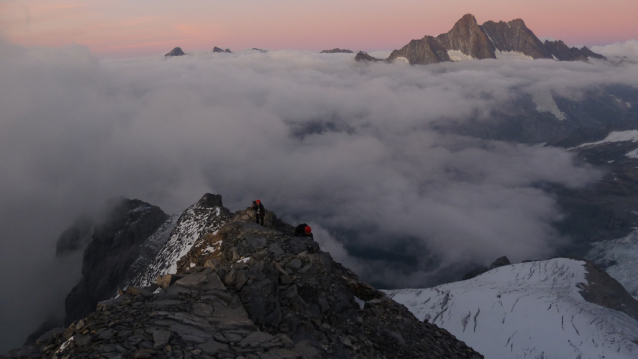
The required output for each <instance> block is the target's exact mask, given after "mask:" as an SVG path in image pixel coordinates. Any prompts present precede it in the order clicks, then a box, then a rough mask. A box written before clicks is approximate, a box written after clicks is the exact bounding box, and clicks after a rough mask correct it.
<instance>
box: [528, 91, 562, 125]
mask: <svg viewBox="0 0 638 359" xmlns="http://www.w3.org/2000/svg"><path fill="white" fill-rule="evenodd" d="M532 100H533V101H534V103H535V104H536V111H538V112H549V113H551V114H552V115H554V117H556V119H557V120H559V121H563V120H565V119H567V116H565V114H564V113H563V112H562V111H561V110H560V109H559V108H558V105H556V101H554V97H553V96H552V93H551V92H550V91H549V90H544V91H536V92H534V93H533V94H532Z"/></svg>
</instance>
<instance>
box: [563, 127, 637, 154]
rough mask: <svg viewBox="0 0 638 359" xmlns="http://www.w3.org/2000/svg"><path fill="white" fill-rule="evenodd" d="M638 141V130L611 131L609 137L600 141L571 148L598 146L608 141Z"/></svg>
mask: <svg viewBox="0 0 638 359" xmlns="http://www.w3.org/2000/svg"><path fill="white" fill-rule="evenodd" d="M628 141H631V142H636V141H638V131H637V130H630V131H613V132H611V133H610V134H609V135H607V137H605V139H603V140H600V141H596V142H588V143H583V144H582V145H579V146H576V147H572V148H569V149H570V150H571V149H574V148H581V147H591V146H597V145H602V144H606V143H613V142H628Z"/></svg>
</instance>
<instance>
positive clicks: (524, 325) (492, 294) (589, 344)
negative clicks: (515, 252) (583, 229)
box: [387, 258, 638, 359]
mask: <svg viewBox="0 0 638 359" xmlns="http://www.w3.org/2000/svg"><path fill="white" fill-rule="evenodd" d="M585 274H586V270H585V267H584V262H582V261H577V260H572V259H565V258H557V259H552V260H547V261H538V262H529V263H520V264H515V265H509V266H504V267H499V268H496V269H493V270H491V271H489V272H487V273H484V274H482V275H480V276H478V277H476V278H473V279H470V280H466V281H461V282H455V283H450V284H445V285H441V286H438V287H434V288H428V289H402V290H392V291H387V294H388V295H389V296H390V297H391V298H392V299H394V300H395V301H397V302H399V303H401V304H403V305H405V306H406V307H407V308H408V309H409V310H410V311H411V312H412V313H413V314H414V315H415V316H416V317H417V318H418V319H420V320H424V319H428V320H429V321H430V322H432V323H434V324H436V325H438V326H440V327H443V328H445V329H447V330H448V331H450V332H451V333H452V334H454V335H455V336H456V337H457V338H459V339H460V340H463V341H464V342H465V343H467V344H468V345H469V346H471V347H473V348H475V349H476V350H477V351H479V352H480V353H482V354H484V355H485V357H486V358H541V357H542V358H574V359H576V358H603V357H605V358H636V357H637V356H638V344H636V343H637V342H638V322H637V321H636V320H634V319H633V318H631V317H629V316H628V315H626V314H625V313H622V312H618V311H615V310H612V309H608V308H605V307H601V306H599V305H596V304H593V303H589V302H587V301H585V300H584V299H583V297H582V296H581V294H580V288H579V287H580V285H582V284H585V283H587V280H586V277H585Z"/></svg>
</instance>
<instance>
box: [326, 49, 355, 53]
mask: <svg viewBox="0 0 638 359" xmlns="http://www.w3.org/2000/svg"><path fill="white" fill-rule="evenodd" d="M321 53H322V54H352V53H353V51H352V50H348V49H340V48H334V49H332V50H323V51H321Z"/></svg>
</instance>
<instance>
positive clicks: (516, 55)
mask: <svg viewBox="0 0 638 359" xmlns="http://www.w3.org/2000/svg"><path fill="white" fill-rule="evenodd" d="M494 55H496V58H497V59H499V60H534V58H533V57H531V56H528V55H525V54H524V53H522V52H518V51H500V50H496V51H494Z"/></svg>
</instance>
